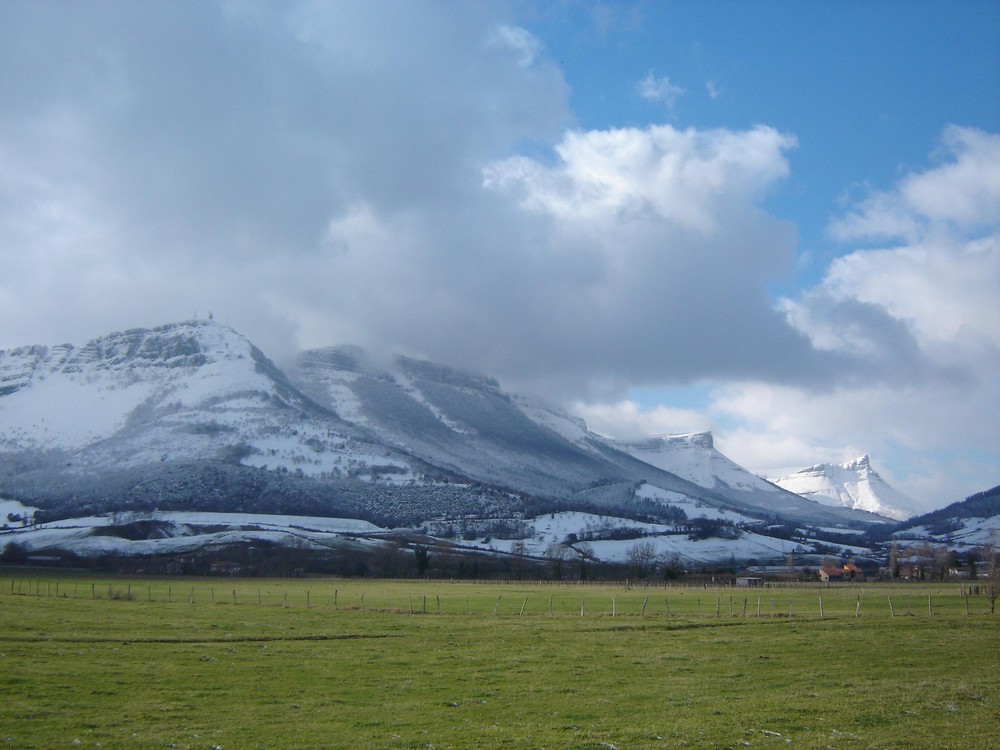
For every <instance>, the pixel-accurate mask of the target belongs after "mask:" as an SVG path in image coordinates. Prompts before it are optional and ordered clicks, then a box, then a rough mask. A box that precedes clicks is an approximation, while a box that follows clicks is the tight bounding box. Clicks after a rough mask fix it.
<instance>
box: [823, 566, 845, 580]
mask: <svg viewBox="0 0 1000 750" xmlns="http://www.w3.org/2000/svg"><path fill="white" fill-rule="evenodd" d="M819 580H821V581H822V582H823V583H838V582H840V581H843V580H844V571H843V569H842V568H827V567H823V568H820V569H819Z"/></svg>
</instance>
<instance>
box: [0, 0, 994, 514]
mask: <svg viewBox="0 0 1000 750" xmlns="http://www.w3.org/2000/svg"><path fill="white" fill-rule="evenodd" d="M0 8H2V12H3V16H4V23H3V24H0V349H9V348H14V347H17V346H21V345H27V344H56V343H62V342H73V343H83V342H85V341H87V340H88V339H90V338H93V337H95V336H99V335H102V334H104V333H108V332H111V331H116V330H121V329H125V328H134V327H139V326H152V325H159V324H163V323H168V322H172V321H177V320H186V319H189V318H192V317H195V316H200V317H206V316H208V315H209V314H210V313H211V314H212V315H213V316H214V318H215V319H216V320H219V321H222V322H225V323H227V324H228V325H231V326H232V327H234V328H236V329H237V330H238V331H240V332H241V333H243V334H245V335H246V336H248V337H249V338H250V339H251V340H252V341H254V343H256V344H257V345H258V346H259V347H261V348H262V349H263V350H264V351H265V352H267V353H268V354H269V355H270V356H271V357H272V358H273V359H275V360H276V361H278V362H279V363H280V362H282V361H285V360H287V359H288V358H290V357H292V356H293V355H294V353H295V352H296V351H297V350H299V349H301V348H310V347H317V346H327V345H332V344H340V343H353V344H358V345H361V346H365V347H367V348H369V349H370V350H372V351H373V352H381V353H389V352H398V353H405V354H408V355H411V356H418V357H426V358H429V359H432V360H435V361H438V362H443V363H446V364H450V365H453V366H457V367H461V368H465V369H469V370H474V371H478V372H482V373H486V374H489V375H492V376H494V377H496V378H498V379H499V380H500V382H501V383H502V384H503V385H504V387H506V388H507V389H509V390H513V391H517V392H523V393H526V394H531V395H536V396H540V397H543V398H546V399H548V400H550V401H552V402H553V403H556V404H559V405H562V406H563V407H565V408H567V409H570V410H572V411H574V412H575V413H577V414H579V415H580V416H582V417H584V418H585V419H586V420H587V422H588V424H589V425H590V426H591V428H592V429H594V430H596V431H598V432H601V433H603V434H607V435H611V436H614V437H621V438H632V437H638V436H644V435H653V434H661V433H677V432H692V431H701V430H712V431H713V434H714V435H715V440H716V446H717V447H719V448H720V449H721V450H722V451H723V452H724V453H726V455H728V456H729V457H730V458H732V459H733V460H735V461H737V462H738V463H740V464H742V465H743V466H745V467H747V468H748V469H750V470H752V471H754V472H756V473H759V474H762V475H766V476H769V477H777V476H781V475H784V474H787V473H790V472H791V471H794V470H796V469H799V468H803V467H805V466H810V465H813V464H816V463H821V462H836V463H840V462H844V461H848V460H852V459H854V458H856V457H858V456H859V455H861V454H863V453H868V454H870V456H871V460H872V463H873V465H874V466H875V468H876V469H877V470H878V471H879V472H880V473H881V474H882V475H883V476H884V477H885V478H886V479H887V480H889V481H890V482H891V483H892V484H894V485H895V486H897V487H898V488H899V489H901V490H902V491H904V492H906V493H908V494H909V495H910V496H911V497H913V498H914V500H915V503H914V509H918V510H921V509H931V508H936V507H941V506H943V505H945V504H947V503H950V502H953V501H956V500H960V499H963V498H964V497H966V496H967V495H969V494H971V493H974V492H977V491H981V490H984V489H987V488H989V487H992V486H994V485H996V484H997V483H1000V45H998V44H997V43H996V40H997V39H998V38H1000V3H997V2H995V0H991V1H989V2H977V1H976V0H963V2H958V3H940V2H920V1H919V0H917V1H915V2H893V1H890V0H886V1H884V2H852V1H850V0H847V1H845V2H836V3H834V2H812V3H800V2H768V1H767V0H761V1H760V2H753V3H743V2H725V1H722V0H719V1H716V2H693V0H692V1H682V2H620V3H618V2H616V3H611V2H594V1H584V0H581V1H580V2H568V1H567V2H544V3H532V2H514V1H512V2H501V1H499V0H498V1H497V2H489V3H482V2H468V3H463V2H451V1H449V2H423V1H421V0H412V1H409V0H408V1H406V2H403V1H402V0H397V1H395V2H379V1H377V0H376V1H374V2H370V1H367V0H366V1H365V2H338V3H327V2H283V3H272V2H256V1H255V0H233V1H232V2H209V1H207V0H206V1H199V2H193V1H191V2H185V1H181V2H145V3H134V2H125V1H124V0H122V1H121V2H106V1H105V2H101V1H98V0H95V1H94V2H88V3H64V2H55V1H54V0H41V1H39V2H15V1H14V0H0Z"/></svg>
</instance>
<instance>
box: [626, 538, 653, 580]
mask: <svg viewBox="0 0 1000 750" xmlns="http://www.w3.org/2000/svg"><path fill="white" fill-rule="evenodd" d="M626 556H627V557H628V561H629V564H630V565H631V566H632V570H633V571H634V572H635V577H636V578H645V577H646V576H647V575H649V573H650V571H651V570H652V569H653V565H654V563H655V561H656V545H655V544H653V543H652V542H651V541H649V540H648V539H647V540H646V541H644V542H639V543H637V544H633V545H632V546H631V547H629V548H628V552H627V553H626Z"/></svg>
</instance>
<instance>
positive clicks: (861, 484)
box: [774, 454, 913, 521]
mask: <svg viewBox="0 0 1000 750" xmlns="http://www.w3.org/2000/svg"><path fill="white" fill-rule="evenodd" d="M774 483H775V484H776V485H778V486H779V487H783V488H785V489H786V490H789V491H790V492H794V493H795V494H797V495H801V496H802V497H806V498H809V499H810V500H815V501H816V502H818V503H823V504H825V505H835V506H841V507H844V508H853V509H855V510H865V511H868V512H869V513H877V514H878V515H880V516H885V517H886V518H891V519H893V520H896V521H905V520H906V519H907V518H909V517H910V516H912V515H913V513H912V512H911V511H910V510H907V509H908V508H912V507H913V500H911V499H910V498H909V497H907V496H906V495H904V494H903V493H902V492H900V491H899V490H897V489H895V488H894V487H892V486H890V485H889V483H888V482H886V481H885V480H884V479H883V478H882V477H881V476H880V475H879V473H878V472H877V471H875V469H873V468H872V465H871V460H870V459H869V457H868V454H865V455H863V456H860V457H859V458H856V459H855V460H853V461H848V462H847V463H843V464H817V465H816V466H810V467H809V468H807V469H802V470H800V471H797V472H795V473H794V474H789V475H788V476H787V477H782V478H780V479H776V480H775V481H774Z"/></svg>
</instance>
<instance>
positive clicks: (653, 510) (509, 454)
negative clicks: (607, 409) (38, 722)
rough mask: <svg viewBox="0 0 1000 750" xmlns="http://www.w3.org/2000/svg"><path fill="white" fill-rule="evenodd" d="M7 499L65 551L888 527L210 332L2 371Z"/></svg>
mask: <svg viewBox="0 0 1000 750" xmlns="http://www.w3.org/2000/svg"><path fill="white" fill-rule="evenodd" d="M0 493H2V494H3V495H4V496H5V497H8V498H11V499H12V500H16V501H18V502H19V503H21V505H19V506H17V507H23V508H36V509H37V510H36V511H35V513H34V515H35V520H36V521H38V522H39V528H37V529H35V530H34V531H35V532H41V531H42V530H47V533H49V532H53V533H54V527H53V526H52V525H51V524H52V523H54V522H58V521H60V520H61V519H62V520H65V519H79V518H84V517H102V518H103V517H106V516H107V514H109V513H117V512H120V511H128V512H141V513H152V512H158V513H164V512H168V511H172V512H180V513H191V512H199V513H203V512H215V513H225V514H227V515H229V516H232V517H234V518H236V517H238V514H246V513H252V514H265V515H275V514H276V515H284V516H289V515H297V516H309V517H339V518H354V519H364V520H366V521H368V522H372V523H374V524H377V525H378V526H380V527H391V526H399V525H420V524H423V523H426V522H430V521H434V520H436V519H449V518H451V519H454V518H498V519H511V518H522V519H530V518H536V517H540V516H541V515H542V514H546V513H554V512H569V513H573V512H575V513H584V514H591V515H593V514H605V515H608V516H609V517H610V516H614V517H617V518H624V519H633V520H635V521H639V522H643V523H661V524H666V525H669V526H671V527H673V526H677V525H678V524H680V525H681V526H682V525H683V524H681V523H680V522H682V521H684V520H686V519H692V518H706V519H714V521H713V523H714V522H715V521H717V522H718V523H720V524H723V525H726V528H727V529H729V531H727V532H726V533H728V534H731V535H732V534H736V533H737V532H736V531H735V529H736V528H737V527H739V526H743V525H751V526H759V525H761V524H762V523H764V522H765V521H767V522H787V523H793V524H804V525H814V526H828V527H840V528H843V527H847V526H853V527H855V528H858V527H863V526H865V525H868V524H871V523H873V522H876V521H877V519H875V518H874V517H872V516H870V515H869V514H866V513H859V512H857V511H855V510H852V509H847V508H842V507H831V506H829V505H821V504H818V503H816V502H813V501H811V500H807V499H804V498H802V497H799V496H798V495H795V494H792V493H790V492H786V491H784V490H781V489H779V488H777V487H775V486H774V485H771V484H769V483H767V482H765V481H763V480H761V479H760V478H758V477H755V476H753V475H751V474H749V473H748V472H746V471H744V470H743V469H741V468H740V467H739V466H737V465H736V464H734V463H733V462H732V461H730V460H729V459H727V458H726V457H725V456H723V455H722V454H721V453H719V452H718V451H716V450H715V448H714V446H713V444H712V439H711V435H707V434H704V435H691V436H682V437H675V438H659V439H656V440H653V441H648V442H646V443H634V444H617V443H614V442H613V441H609V440H606V439H604V438H602V437H600V436H598V435H595V434H593V433H591V432H590V431H589V430H588V429H587V427H586V425H585V424H584V423H583V422H582V421H580V420H579V419H576V418H574V417H571V416H569V415H567V414H565V413H563V412H560V411H559V410H558V409H553V408H551V407H549V406H546V405H543V404H540V403H536V402H532V401H531V400H529V399H525V398H520V397H514V396H511V395H509V394H507V393H505V392H504V391H503V390H502V389H501V388H500V386H499V384H498V383H497V382H496V381H495V380H492V379H490V378H487V377H482V376H479V375H473V374H469V373H464V372H460V371H457V370H454V369H451V368H447V367H442V366H439V365H436V364H433V363H429V362H422V361H417V360H413V359H408V358H405V357H397V358H395V359H393V360H391V361H388V362H379V363H375V362H372V361H371V360H369V359H368V358H367V357H366V355H365V353H364V352H362V351H361V350H359V349H356V348H351V347H337V348H328V349H319V350H313V351H308V352H305V353H303V354H302V355H301V356H300V358H299V359H298V361H297V362H296V363H295V364H294V365H293V366H292V367H291V368H289V369H288V370H287V374H286V373H285V372H282V371H281V370H279V369H278V368H277V367H276V366H275V365H274V364H273V363H272V362H271V361H270V360H269V359H268V358H267V357H266V356H265V355H264V354H263V353H262V352H261V351H260V350H259V349H257V348H256V347H255V346H253V344H252V343H250V342H249V341H248V340H247V339H246V338H244V337H243V336H241V335H240V334H239V333H237V332H236V331H233V330H232V329H230V328H228V327H226V326H222V325H219V324H216V323H214V322H212V321H198V320H196V321H188V322H184V323H177V324H173V325H167V326H161V327H159V328H153V329H137V330H131V331H125V332H121V333H114V334H109V335H107V336H103V337H100V338H98V339H95V340H93V341H91V342H89V343H87V344H85V345H83V346H79V347H76V346H71V345H61V346H54V347H44V346H31V347H24V348H21V349H15V350H11V351H4V352H0ZM12 507H14V506H12ZM234 514H235V515H234ZM14 515H19V514H17V513H15V514H14ZM168 520H169V523H174V521H175V520H176V519H168ZM164 524H167V520H165V521H164ZM158 528H167V526H165V525H164V526H162V527H158ZM13 531H14V529H11V532H13ZM18 533H21V532H20V531H18ZM59 533H64V532H59ZM80 533H83V532H80ZM88 533H89V532H88ZM674 533H680V532H674ZM181 535H182V536H183V535H185V534H181ZM84 536H86V534H85V535H84ZM34 538H40V537H34ZM103 543H106V540H105V542H103ZM88 544H90V542H88ZM78 546H79V545H78ZM99 546H100V545H99V544H98V547H99ZM153 546H156V545H153ZM161 546H162V545H161ZM729 546H730V547H731V546H732V545H729ZM779 547H780V544H779Z"/></svg>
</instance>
